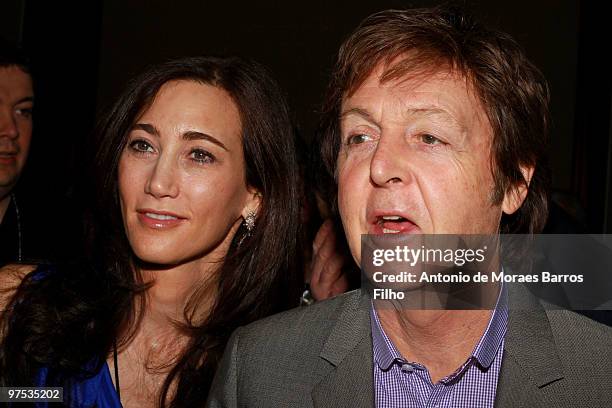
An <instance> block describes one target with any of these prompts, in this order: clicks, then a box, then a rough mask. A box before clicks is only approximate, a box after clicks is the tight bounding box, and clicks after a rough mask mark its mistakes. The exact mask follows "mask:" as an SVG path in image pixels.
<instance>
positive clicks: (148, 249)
mask: <svg viewBox="0 0 612 408" xmlns="http://www.w3.org/2000/svg"><path fill="white" fill-rule="evenodd" d="M119 193H120V200H121V212H122V216H123V223H124V227H125V232H126V234H127V237H128V240H129V242H130V245H131V247H132V250H133V251H134V253H135V254H136V256H137V257H138V258H139V259H141V260H142V261H144V262H148V263H154V264H162V265H178V264H183V263H186V262H190V261H198V260H204V261H212V262H214V261H218V260H220V259H221V258H222V257H223V256H225V254H226V253H227V250H228V247H229V244H230V242H231V240H232V238H233V236H234V233H235V232H236V229H237V228H238V226H239V225H240V223H241V222H242V219H243V217H245V216H246V215H247V213H248V212H249V210H256V209H257V206H258V200H259V199H258V196H257V195H256V191H255V190H253V189H251V188H249V187H248V186H247V184H246V180H245V164H244V157H243V152H242V139H241V123H240V116H239V114H238V109H237V107H236V105H235V103H234V101H233V100H232V98H231V97H230V95H229V94H228V93H227V92H226V91H225V90H223V89H221V88H217V87H214V86H211V85H203V84H200V83H198V82H194V81H171V82H168V83H166V84H165V85H163V86H162V87H161V88H160V90H159V92H158V94H157V96H156V97H155V99H154V101H153V104H152V105H151V107H150V108H149V109H148V110H147V111H146V112H145V113H144V114H143V115H142V116H141V117H140V118H139V119H138V120H137V121H136V123H135V124H134V126H133V127H132V129H131V131H130V133H129V135H128V140H127V144H126V147H125V149H124V150H123V153H122V155H121V158H120V161H119Z"/></svg>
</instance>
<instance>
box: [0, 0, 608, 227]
mask: <svg viewBox="0 0 612 408" xmlns="http://www.w3.org/2000/svg"><path fill="white" fill-rule="evenodd" d="M288 3H289V2H281V1H259V2H230V1H226V2H223V1H221V2H220V1H215V2H212V1H196V0H185V1H181V2H172V3H170V2H167V1H145V0H139V1H138V0H127V1H126V0H105V1H88V2H74V4H71V5H67V4H64V3H62V2H35V1H33V0H9V1H3V2H2V4H0V35H3V36H5V37H8V38H9V39H15V40H20V39H21V40H22V41H23V43H24V44H25V46H26V47H27V48H28V49H29V51H30V53H31V54H32V56H33V59H34V62H35V64H36V66H37V70H36V72H35V74H36V81H37V90H36V91H37V101H36V105H37V107H36V114H35V134H34V138H35V140H34V145H33V150H32V156H31V158H30V159H31V160H30V163H29V166H28V170H27V172H26V174H25V175H24V179H23V180H22V181H23V182H22V183H21V189H22V190H25V194H29V195H30V196H35V197H48V199H49V200H48V201H49V203H48V204H46V205H49V206H51V207H53V206H56V207H58V210H61V209H62V208H59V207H64V206H69V205H70V203H71V202H72V201H73V200H74V199H75V198H78V197H74V194H73V195H72V196H71V194H72V193H71V189H70V187H71V185H72V184H73V182H74V180H75V179H76V177H77V175H78V174H79V173H80V167H79V166H80V164H79V157H81V153H82V149H83V146H84V144H85V143H86V137H87V135H88V134H89V133H90V132H91V129H92V128H93V124H94V119H95V116H96V114H97V113H98V112H100V111H101V110H102V109H104V108H105V107H107V106H108V105H109V103H111V102H112V100H113V98H115V97H116V96H117V95H118V93H119V92H120V90H121V89H122V87H123V86H124V85H125V83H126V81H127V80H128V79H129V78H130V77H132V76H133V75H134V74H135V73H137V72H139V71H140V70H142V69H143V68H144V67H145V66H146V65H148V64H151V63H155V62H159V61H162V60H165V59H168V58H172V57H178V56H185V55H194V54H223V55H226V54H237V55H242V56H247V57H252V58H254V59H256V60H258V61H260V62H262V63H264V64H265V65H267V66H268V67H269V68H270V69H271V70H272V71H273V73H274V74H275V76H276V78H277V79H278V81H279V82H280V83H281V85H282V86H283V88H284V89H285V90H286V92H287V95H288V99H289V101H290V103H291V106H292V107H293V110H294V112H295V117H296V120H297V123H298V124H299V130H300V133H301V135H302V137H303V138H304V139H305V140H309V139H310V136H311V135H312V132H313V130H314V128H315V124H316V118H317V106H318V103H319V102H320V100H321V96H322V93H323V89H324V87H325V84H326V81H327V78H328V74H329V70H330V67H331V65H332V62H333V59H334V55H335V52H336V51H337V49H338V46H339V44H340V43H341V41H342V40H343V38H344V37H345V36H346V35H347V34H349V33H350V31H351V30H352V29H353V28H354V27H355V26H356V25H357V24H358V22H359V21H360V20H362V19H363V18H364V17H365V16H367V15H369V14H370V13H372V12H374V11H378V10H382V9H386V8H401V7H406V6H412V5H414V6H426V5H432V4H436V3H438V2H433V1H412V2H405V1H376V2H366V1H362V2H349V1H340V2H333V3H332V2H329V1H320V0H317V1H314V0H313V1H310V2H296V3H295V4H288ZM467 3H468V5H469V6H470V7H471V8H472V9H473V11H474V12H475V14H476V15H478V16H479V17H480V18H481V19H482V20H484V22H486V23H488V24H489V25H492V26H494V27H497V28H500V29H502V30H504V31H507V32H509V33H510V34H511V35H513V36H514V37H515V39H517V40H518V41H519V42H520V43H521V44H522V45H523V47H524V48H525V49H526V52H527V54H528V55H529V57H530V58H531V59H532V60H533V61H534V62H535V63H536V65H538V67H540V69H541V70H542V71H543V73H544V74H545V76H546V77H547V78H548V80H549V83H550V86H551V90H552V104H551V110H552V116H553V131H552V140H553V142H552V144H551V150H550V152H551V165H552V168H553V177H554V178H553V182H554V188H555V191H556V196H555V197H556V200H557V201H558V202H560V203H561V205H562V206H563V207H565V208H566V209H567V210H568V211H569V212H570V213H573V214H574V215H576V216H577V217H578V218H580V219H582V220H583V221H584V222H585V223H586V224H587V226H588V230H589V231H592V232H604V231H607V232H611V231H612V222H611V221H610V217H612V213H611V210H610V207H611V206H610V184H611V183H610V181H611V178H610V162H611V151H610V145H611V143H610V119H611V115H610V111H611V103H610V102H611V98H610V94H611V93H610V83H611V81H610V72H612V70H611V69H610V65H609V63H605V62H603V61H604V59H603V58H602V53H607V52H608V51H609V46H608V45H607V41H608V39H609V38H612V35H610V34H612V33H611V30H610V28H609V27H610V25H609V23H608V22H606V21H604V17H605V15H606V13H605V10H603V8H602V7H603V6H601V5H598V4H595V2H579V1H577V0H573V1H563V2H558V1H552V0H545V1H538V2H534V1H526V0H517V1H512V2H505V3H501V2H490V1H484V0H482V1H471V2H467ZM41 192H44V193H45V194H44V195H41ZM39 199H40V198H39Z"/></svg>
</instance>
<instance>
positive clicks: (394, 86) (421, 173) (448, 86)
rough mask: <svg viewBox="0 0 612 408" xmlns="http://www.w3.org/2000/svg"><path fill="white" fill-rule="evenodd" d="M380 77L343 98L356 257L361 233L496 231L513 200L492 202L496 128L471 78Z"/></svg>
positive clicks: (343, 208) (346, 209)
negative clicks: (492, 166)
mask: <svg viewBox="0 0 612 408" xmlns="http://www.w3.org/2000/svg"><path fill="white" fill-rule="evenodd" d="M380 74H381V70H380V68H379V69H376V70H374V72H373V73H372V74H371V75H370V76H369V77H368V78H367V79H366V81H365V82H364V83H363V84H362V85H361V87H360V88H359V89H358V90H357V91H356V92H355V93H354V94H353V95H352V96H350V97H348V98H346V99H345V100H344V101H343V104H342V113H341V147H340V153H339V155H338V162H337V165H338V203H339V208H340V215H341V218H342V223H343V225H344V229H345V232H346V235H347V240H348V243H349V246H350V248H351V252H352V254H353V257H354V258H355V260H356V261H357V262H359V261H360V259H361V234H397V233H411V234H415V233H416V234H420V233H423V234H493V233H496V232H497V231H498V227H499V222H500V218H501V214H502V209H504V210H505V209H506V208H505V207H507V206H508V203H507V200H506V198H505V199H504V203H502V204H501V205H493V204H492V200H491V198H492V193H493V187H494V182H493V176H492V173H491V142H492V134H493V132H492V128H491V126H490V124H489V122H488V119H487V117H486V114H485V112H484V109H483V107H482V106H481V104H480V102H479V100H478V99H477V97H476V95H475V92H473V90H472V89H471V88H470V87H469V86H468V84H467V82H466V80H465V78H464V77H463V76H459V75H457V74H452V73H449V72H448V71H441V72H438V73H436V74H434V75H430V76H425V77H423V76H421V77H418V78H410V79H406V78H404V79H402V80H397V81H396V80H394V81H389V82H386V83H384V84H381V83H380V82H379V76H380ZM514 210H516V208H513V209H511V210H509V211H508V212H512V211H514Z"/></svg>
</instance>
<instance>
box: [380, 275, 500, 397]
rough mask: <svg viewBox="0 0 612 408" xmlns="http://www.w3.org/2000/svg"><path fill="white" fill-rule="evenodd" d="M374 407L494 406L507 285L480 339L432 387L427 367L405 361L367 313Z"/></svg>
mask: <svg viewBox="0 0 612 408" xmlns="http://www.w3.org/2000/svg"><path fill="white" fill-rule="evenodd" d="M370 315H371V325H372V344H373V354H374V389H375V391H374V392H375V401H376V407H377V408H387V407H389V408H404V407H406V408H408V407H409V408H413V407H427V408H429V407H432V408H433V407H470V408H485V407H493V404H494V402H495V391H496V389H497V379H498V377H499V369H500V367H501V363H502V355H503V351H504V336H505V334H506V329H507V327H508V301H507V294H506V289H505V285H504V286H502V290H501V293H500V295H499V297H498V300H497V305H496V306H495V310H494V311H493V313H492V315H491V320H490V321H489V325H488V326H487V329H486V330H485V332H484V335H483V336H482V338H481V339H480V340H479V342H478V344H477V345H476V347H475V348H474V351H473V352H472V354H471V356H470V357H469V358H468V359H467V361H466V362H465V363H463V365H462V366H461V367H459V368H458V369H457V371H455V372H454V373H453V374H451V375H449V376H447V377H444V378H443V379H441V380H440V381H439V382H438V383H436V384H432V383H431V378H430V376H429V371H427V368H425V366H423V365H421V364H418V363H414V362H409V361H406V360H405V359H403V358H402V356H401V354H400V353H399V352H398V351H397V349H396V348H395V346H394V345H393V343H392V342H391V340H390V339H389V338H388V337H387V335H386V334H385V332H384V330H383V328H382V326H381V324H380V321H379V320H378V314H377V313H376V310H375V309H374V307H373V306H372V308H371V310H370Z"/></svg>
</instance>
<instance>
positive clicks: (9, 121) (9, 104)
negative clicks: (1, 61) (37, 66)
mask: <svg viewBox="0 0 612 408" xmlns="http://www.w3.org/2000/svg"><path fill="white" fill-rule="evenodd" d="M33 97H34V92H33V90H32V79H31V77H30V75H28V74H27V73H25V72H23V71H22V70H21V69H20V68H19V67H17V66H10V67H0V199H1V198H4V197H5V196H6V195H7V194H9V193H10V191H11V190H12V189H13V187H14V186H15V184H16V183H17V179H18V178H19V174H21V170H22V169H23V166H24V164H25V161H26V158H27V156H28V150H29V148H30V140H31V138H32V107H33Z"/></svg>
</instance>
